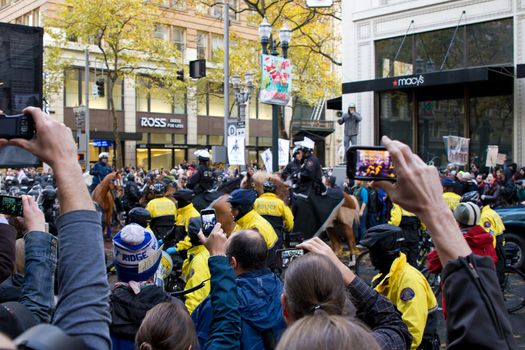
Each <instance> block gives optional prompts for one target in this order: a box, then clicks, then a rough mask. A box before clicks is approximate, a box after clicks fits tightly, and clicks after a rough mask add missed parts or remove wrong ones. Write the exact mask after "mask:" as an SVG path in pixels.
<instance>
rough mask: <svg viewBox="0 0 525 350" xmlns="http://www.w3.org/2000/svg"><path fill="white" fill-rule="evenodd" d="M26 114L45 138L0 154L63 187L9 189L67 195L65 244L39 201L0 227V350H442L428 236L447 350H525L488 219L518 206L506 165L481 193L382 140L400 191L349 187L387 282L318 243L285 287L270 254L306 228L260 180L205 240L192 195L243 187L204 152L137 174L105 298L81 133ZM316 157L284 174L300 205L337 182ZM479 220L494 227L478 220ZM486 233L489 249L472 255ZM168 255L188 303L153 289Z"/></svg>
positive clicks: (97, 173) (102, 165)
mask: <svg viewBox="0 0 525 350" xmlns="http://www.w3.org/2000/svg"><path fill="white" fill-rule="evenodd" d="M24 113H25V114H27V115H31V116H32V118H33V120H34V122H35V127H36V137H35V138H34V139H32V140H23V139H12V140H5V139H0V147H2V146H4V145H7V144H11V145H16V146H19V147H22V148H24V149H26V150H28V151H29V152H31V153H33V154H34V155H36V156H38V157H39V158H40V159H41V160H42V161H44V162H45V163H47V164H48V165H49V166H50V167H51V169H52V174H53V176H52V177H50V176H47V174H46V175H43V174H38V173H36V172H35V173H32V171H27V172H24V171H23V170H20V171H17V172H9V173H8V174H6V177H5V178H4V179H3V184H4V185H5V184H6V183H7V182H8V180H9V181H11V183H10V184H9V186H8V187H7V188H6V189H7V190H8V192H10V193H11V194H19V193H20V192H18V193H14V192H16V191H14V190H12V188H13V187H17V185H16V183H15V184H14V181H17V182H18V184H21V183H22V180H23V179H24V178H30V179H31V178H32V179H33V181H37V182H40V183H41V181H49V184H47V183H46V184H45V185H44V184H43V183H41V185H40V186H42V185H43V186H44V187H45V186H53V187H56V188H57V189H58V190H57V196H58V197H57V200H58V203H59V210H60V216H59V217H58V218H57V219H56V231H57V232H56V235H51V234H49V233H47V232H46V231H47V229H46V217H45V215H44V213H43V212H42V211H41V210H40V208H39V206H38V204H37V202H36V201H35V199H34V198H33V196H31V195H23V196H22V203H23V217H22V218H18V219H17V220H13V218H6V217H3V216H0V230H1V234H0V240H2V241H3V242H2V243H1V244H0V281H2V283H1V285H0V296H3V297H7V293H8V292H10V293H12V295H11V297H10V299H9V301H6V300H7V299H3V300H2V301H3V303H2V304H0V331H1V332H2V333H3V334H4V335H3V336H2V337H0V347H1V348H5V349H15V348H16V347H17V346H18V347H21V348H29V349H97V350H99V349H110V348H112V349H140V350H164V349H166V350H168V349H169V350H174V349H199V348H203V349H362V348H370V349H409V348H410V349H422V348H424V349H436V348H439V343H440V341H439V339H436V332H435V322H434V321H433V320H435V317H434V315H435V312H437V301H436V298H435V297H434V295H433V294H432V291H430V290H429V289H430V288H429V286H428V282H427V281H426V280H425V278H424V277H423V276H422V275H421V273H420V272H419V271H418V270H417V268H416V266H415V265H417V262H416V261H415V257H414V249H415V246H414V240H413V239H414V234H415V232H418V230H419V227H420V226H421V225H424V226H425V229H426V230H427V231H428V232H429V234H430V235H431V236H432V239H433V242H434V244H435V253H432V254H433V255H432V257H433V260H432V263H433V264H434V265H433V268H435V269H436V271H437V270H439V269H442V289H443V303H444V304H446V323H447V339H445V340H444V342H446V343H447V344H448V348H450V349H465V348H492V349H513V348H515V347H516V344H515V340H514V338H513V335H512V327H511V325H510V322H509V319H508V317H507V313H506V310H505V307H504V303H503V296H502V293H501V290H500V288H499V281H498V274H497V269H496V266H495V263H496V262H497V259H495V258H494V256H495V253H494V252H495V250H494V249H497V239H493V237H492V236H497V232H495V230H496V229H498V227H496V226H497V224H498V223H495V221H494V217H493V216H491V215H492V213H491V210H492V209H491V207H492V206H496V205H500V204H502V203H504V201H505V202H507V203H509V202H512V200H510V199H513V200H514V202H516V200H515V199H514V198H517V202H519V201H520V199H519V195H518V194H517V191H514V187H513V190H512V192H513V194H512V195H511V196H507V195H506V194H505V193H507V192H505V190H504V189H506V188H507V187H510V185H507V182H509V181H511V183H512V181H514V182H513V183H512V186H521V185H520V184H519V181H520V178H518V176H523V170H521V171H520V172H519V173H517V174H515V173H512V170H509V171H510V173H509V174H506V173H507V170H508V168H512V166H509V167H507V169H501V170H499V171H497V172H496V174H495V176H494V175H492V174H489V175H487V177H486V184H485V185H482V183H484V182H483V181H480V182H479V184H478V185H476V184H475V183H474V181H472V180H474V179H476V178H477V176H478V175H479V174H477V173H476V172H475V169H471V170H472V172H471V173H460V172H459V171H457V170H455V169H447V171H446V172H444V173H443V174H439V173H438V171H437V169H436V168H435V167H432V166H428V165H427V164H425V163H424V162H423V161H422V160H421V159H420V158H419V157H418V156H417V155H415V154H414V153H412V151H411V150H410V148H409V147H408V146H406V145H404V144H402V143H400V142H398V141H393V140H390V139H389V138H388V137H383V140H382V142H383V144H384V145H385V146H386V148H387V149H388V151H389V152H390V155H391V157H392V161H393V163H394V164H395V169H396V175H397V181H396V183H395V184H393V183H390V182H376V183H365V182H359V181H356V183H355V184H354V185H353V186H352V187H350V188H349V189H347V191H349V192H350V193H352V194H353V195H354V196H355V197H356V198H357V200H358V202H359V208H358V211H359V215H360V218H361V220H360V230H359V231H360V232H359V235H358V240H359V242H360V244H361V245H362V246H363V247H367V248H368V249H370V252H371V259H372V262H373V264H374V266H375V267H376V268H377V270H378V271H379V274H378V275H377V276H376V278H375V280H374V283H373V285H372V286H369V285H367V284H366V283H365V282H364V281H362V280H361V279H360V278H359V277H358V276H356V275H355V274H354V272H353V271H352V270H351V269H350V268H349V267H348V266H347V265H345V264H344V263H343V262H342V261H341V260H340V259H339V257H338V256H337V255H336V254H335V253H334V252H333V250H332V249H331V247H330V246H329V245H328V244H326V243H325V242H324V241H323V240H321V239H320V238H319V237H314V238H312V239H309V240H306V241H304V242H301V243H300V244H299V245H297V246H296V247H295V248H296V249H303V250H304V252H305V253H306V254H304V255H302V256H300V257H296V258H295V259H293V260H292V261H291V262H290V264H289V265H288V267H287V269H286V271H285V273H284V277H283V275H281V274H280V271H279V269H278V267H277V265H276V261H275V256H276V250H277V248H279V247H281V246H282V245H283V232H286V231H290V230H292V229H293V227H294V221H295V222H297V221H300V220H304V219H305V218H302V217H299V216H295V217H294V215H293V214H292V213H291V212H290V209H289V207H288V206H287V204H286V203H284V202H283V201H282V200H281V199H280V198H279V197H278V196H277V195H276V194H275V193H276V183H275V182H272V181H266V182H265V183H264V186H263V194H258V193H257V192H256V191H255V190H253V189H248V188H239V189H236V190H234V191H232V192H231V194H230V195H229V196H228V197H227V200H226V203H228V205H229V208H230V214H229V215H230V216H231V217H232V219H233V223H234V224H233V227H226V224H225V226H223V225H221V223H220V221H221V220H218V221H219V223H217V224H216V225H215V226H214V227H213V229H211V230H210V231H211V232H210V233H209V234H208V235H205V234H204V233H205V232H207V229H206V227H204V225H203V222H202V219H201V215H200V213H199V211H197V210H196V209H195V207H194V204H193V202H192V201H193V199H194V198H195V195H199V194H201V193H204V192H206V191H207V190H209V189H210V188H212V187H213V186H214V184H215V183H216V182H219V183H222V182H224V181H225V180H228V179H231V178H235V177H236V176H237V175H238V174H226V173H224V172H219V173H218V172H216V171H214V170H212V169H211V168H210V166H209V160H210V157H209V154H208V153H207V152H205V151H199V152H198V153H197V154H196V156H197V161H198V164H197V165H195V166H192V165H182V166H181V167H180V168H179V169H173V170H171V171H166V170H160V171H144V170H138V169H132V168H129V169H126V173H125V183H124V185H125V186H124V189H123V191H124V193H123V205H122V206H123V210H124V211H127V212H128V215H127V224H126V225H125V226H124V227H122V229H120V230H119V231H118V232H117V233H116V234H114V235H112V236H111V240H112V248H113V262H114V266H115V270H116V277H117V280H118V281H117V282H116V283H115V284H113V285H111V286H110V284H109V282H108V277H107V274H106V258H105V254H104V243H103V233H102V222H101V217H100V214H99V213H98V212H97V211H96V209H95V205H94V204H93V201H92V199H91V196H90V193H89V190H88V186H82V185H79V184H83V183H84V175H83V174H82V170H81V168H80V166H79V164H78V162H77V156H76V147H75V143H74V140H73V137H72V133H71V130H70V129H69V128H67V127H66V126H65V125H64V124H61V123H58V122H57V121H55V120H54V119H52V118H51V117H49V116H48V115H46V114H45V113H43V112H42V111H40V110H39V109H37V108H31V107H30V108H27V109H26V110H25V111H24ZM312 148H313V147H311V146H309V145H306V144H303V145H299V147H298V148H297V149H294V151H293V156H294V160H293V161H292V162H291V163H290V164H289V166H288V167H286V169H284V170H283V173H282V178H283V180H286V181H290V182H292V183H293V184H294V186H295V191H297V192H298V193H299V194H300V195H302V196H308V195H314V194H315V195H319V196H322V195H324V194H325V193H326V192H327V189H328V188H333V187H334V186H335V183H336V182H337V181H336V179H335V178H334V177H333V175H331V174H326V175H325V176H324V181H323V178H322V173H321V167H320V164H319V161H318V160H317V158H315V157H314V156H313V155H312V154H311V150H312ZM107 159H108V155H107V154H101V155H100V161H99V163H97V164H96V165H95V166H94V167H93V168H92V169H91V172H90V175H91V176H92V177H93V178H92V181H93V182H92V183H91V186H90V188H91V190H95V189H96V187H97V185H99V184H101V183H102V182H103V181H104V179H105V178H106V176H109V175H108V174H110V173H111V172H112V169H111V167H109V166H108V165H107ZM513 168H514V172H515V170H516V167H515V166H514V167H513ZM514 175H516V177H515V178H513V176H514ZM37 177H38V179H37ZM496 179H497V181H496ZM499 182H501V184H499ZM93 184H95V185H93ZM474 186H475V188H474ZM170 191H171V192H170ZM144 198H146V200H145V201H144ZM480 206H482V207H483V209H480ZM485 208H487V209H485ZM482 210H486V211H487V212H488V214H486V218H490V220H489V219H485V220H488V221H486V222H489V227H487V225H486V224H485V223H484V222H483V221H480V220H483V219H481V217H482ZM106 224H107V223H106ZM480 224H481V226H482V227H483V230H482V232H481V231H479V230H478V229H477V227H478V226H480ZM463 231H464V232H463ZM462 232H463V233H462ZM17 234H20V235H22V240H21V241H18V242H17V241H16V240H15V238H16V237H17ZM478 235H487V236H488V237H489V238H490V239H491V240H490V241H483V242H478V240H477V239H476V238H475V237H477V236H478ZM473 237H474V238H473ZM474 241H476V242H477V243H479V244H480V245H478V246H476V245H475V244H473V242H474ZM166 242H173V246H170V247H169V248H168V249H171V252H177V253H181V252H184V254H182V256H183V257H184V262H183V266H182V274H183V277H184V280H185V283H186V285H185V287H184V289H185V292H188V293H187V294H186V295H185V300H184V301H182V300H180V299H179V298H176V297H173V296H172V295H171V294H170V293H168V292H167V291H166V290H164V288H163V286H162V284H158V283H156V281H155V278H156V272H157V271H158V270H159V269H160V268H161V267H162V265H163V262H162V259H163V257H164V256H165V253H166V254H169V252H168V251H167V250H165V247H164V245H165V244H166ZM486 242H489V244H487V243H486ZM493 242H494V245H496V248H494V247H493V245H492V244H493ZM415 244H416V245H417V241H416V242H415ZM480 246H481V247H480ZM490 248H493V250H490ZM496 257H497V256H496ZM429 259H430V258H429ZM22 262H24V264H22V265H25V266H19V265H21V263H22ZM429 264H430V263H429ZM438 264H439V267H438ZM15 271H16V272H17V273H15ZM55 278H56V281H55ZM17 283H18V284H17ZM17 286H18V289H17Z"/></svg>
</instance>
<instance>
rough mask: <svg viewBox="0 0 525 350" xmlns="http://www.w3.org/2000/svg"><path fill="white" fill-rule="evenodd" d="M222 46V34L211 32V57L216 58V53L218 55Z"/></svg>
mask: <svg viewBox="0 0 525 350" xmlns="http://www.w3.org/2000/svg"><path fill="white" fill-rule="evenodd" d="M223 47H224V36H223V35H217V34H212V35H211V58H212V59H214V58H216V56H217V55H220V53H221V50H222V49H223Z"/></svg>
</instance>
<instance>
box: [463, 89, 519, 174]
mask: <svg viewBox="0 0 525 350" xmlns="http://www.w3.org/2000/svg"><path fill="white" fill-rule="evenodd" d="M513 122H514V119H513V104H512V95H505V96H487V97H473V98H471V99H470V154H471V156H472V157H473V158H474V159H475V162H476V163H477V164H481V165H485V160H486V157H487V146H488V145H498V146H499V150H498V152H499V153H503V154H506V155H507V159H510V158H512V140H513V136H514V135H513V134H514V132H513Z"/></svg>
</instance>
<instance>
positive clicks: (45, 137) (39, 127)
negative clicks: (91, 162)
mask: <svg viewBox="0 0 525 350" xmlns="http://www.w3.org/2000/svg"><path fill="white" fill-rule="evenodd" d="M24 114H25V115H30V116H31V117H33V121H34V123H35V129H36V134H35V137H33V138H32V139H31V140H24V139H12V140H9V142H8V143H9V144H10V145H13V146H18V147H20V148H23V149H25V150H26V151H29V152H31V153H32V154H34V155H35V156H37V157H38V158H40V159H41V160H42V161H44V162H45V163H47V164H49V165H50V166H51V167H52V168H53V169H54V170H55V171H56V170H58V169H60V168H63V167H68V166H72V165H73V166H76V167H79V165H78V162H77V148H76V145H75V142H74V139H73V133H72V132H71V129H70V128H68V127H67V126H65V125H64V124H63V123H59V122H57V121H56V120H54V119H53V118H51V117H50V116H48V115H47V114H45V113H44V112H42V110H41V109H40V108H36V107H27V108H25V109H24ZM1 145H2V144H1V143H0V146H1Z"/></svg>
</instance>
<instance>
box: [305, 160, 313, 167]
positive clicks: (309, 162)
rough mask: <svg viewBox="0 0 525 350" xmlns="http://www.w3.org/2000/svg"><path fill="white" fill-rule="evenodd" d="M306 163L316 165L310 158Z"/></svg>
mask: <svg viewBox="0 0 525 350" xmlns="http://www.w3.org/2000/svg"><path fill="white" fill-rule="evenodd" d="M306 165H307V166H313V165H314V162H313V161H312V160H309V161H308V162H306Z"/></svg>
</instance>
